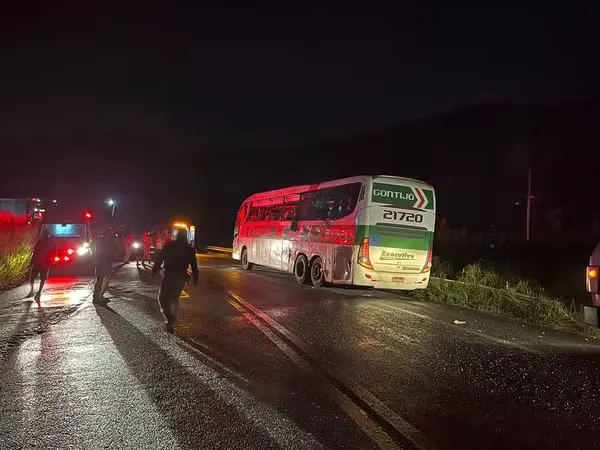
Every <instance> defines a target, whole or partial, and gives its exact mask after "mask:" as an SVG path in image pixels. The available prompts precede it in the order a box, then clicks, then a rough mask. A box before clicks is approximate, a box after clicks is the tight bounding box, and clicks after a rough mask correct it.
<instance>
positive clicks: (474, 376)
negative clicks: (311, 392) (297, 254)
mask: <svg viewBox="0 0 600 450" xmlns="http://www.w3.org/2000/svg"><path fill="white" fill-rule="evenodd" d="M188 293H189V294H190V298H189V299H187V300H186V301H183V304H182V312H181V314H182V318H181V327H180V328H179V329H178V334H179V335H180V336H182V337H185V338H188V339H192V338H193V339H195V340H196V341H198V342H202V343H203V344H204V345H205V346H207V347H209V348H213V349H215V351H218V352H221V353H223V354H225V355H228V356H230V357H231V356H232V355H237V356H236V357H234V360H235V361H238V362H237V364H236V365H237V368H238V370H240V371H241V372H242V373H243V374H244V375H245V376H247V377H249V378H250V379H251V380H253V381H254V382H255V383H257V384H258V385H267V386H268V384H269V382H270V381H269V380H270V379H271V377H272V376H273V370H264V369H263V368H262V367H261V366H255V365H253V364H252V361H251V359H250V358H248V356H244V355H248V353H250V352H256V351H260V352H261V354H262V356H263V357H264V355H267V354H271V355H273V358H280V357H287V359H288V360H290V361H291V362H292V363H293V364H295V365H297V366H298V367H302V364H299V363H298V361H297V359H298V358H300V359H301V360H302V361H304V362H305V363H306V364H307V365H308V366H309V368H310V369H311V370H313V371H316V372H318V373H319V374H321V376H322V378H323V379H324V380H323V379H321V380H319V381H318V382H319V383H321V384H322V385H328V386H329V388H330V389H331V388H333V389H335V391H336V392H337V394H336V395H338V396H342V397H344V398H345V399H346V400H347V401H348V402H349V403H348V402H347V403H348V404H346V405H345V406H344V404H341V403H340V402H339V401H335V398H334V403H335V404H336V406H337V407H339V408H340V409H341V410H343V411H344V412H345V413H346V415H347V416H348V417H349V418H350V419H351V420H352V421H353V422H354V423H355V425H358V427H359V428H361V429H362V430H363V432H365V433H366V434H367V435H368V436H369V437H370V438H371V440H373V441H374V442H377V443H379V444H381V443H382V442H381V441H378V434H377V432H376V431H373V430H377V429H383V430H385V432H386V435H387V436H388V437H390V438H391V439H392V440H393V441H394V442H397V443H400V444H408V443H410V444H412V445H413V446H415V447H418V448H427V447H428V446H430V445H434V446H436V447H439V448H564V447H565V445H566V446H568V447H569V448H590V444H594V443H598V442H600V441H598V438H597V437H595V435H596V436H597V431H598V430H599V429H600V426H599V424H598V418H599V416H600V414H599V411H600V409H598V408H597V406H596V405H597V404H598V400H599V393H600V390H599V388H600V383H599V382H598V378H597V377H596V376H594V375H593V374H596V373H598V369H600V351H599V349H598V348H597V347H596V346H592V345H588V343H587V342H586V341H585V339H584V338H580V337H575V336H564V335H561V334H558V333H553V332H549V331H548V330H543V329H540V328H536V327H530V326H524V325H522V324H519V323H516V322H507V321H505V320H503V319H499V318H496V317H490V316H486V315H482V314H478V313H474V312H471V311H464V310H461V309H456V308H447V307H443V306H440V305H433V304H427V303H422V302H417V301H414V300H410V299H407V298H404V297H401V296H398V295H394V294H390V293H381V292H376V291H372V290H361V289H344V288H328V289H314V288H312V287H310V286H299V285H297V284H296V283H295V281H294V280H293V279H292V277H290V276H287V275H286V274H281V273H277V272H273V271H269V270H266V269H258V270H255V271H251V272H243V271H241V270H239V269H238V268H237V267H235V266H231V265H228V264H224V265H223V266H222V267H218V266H215V265H214V263H213V264H212V267H211V268H206V267H205V268H204V270H203V271H202V284H201V286H200V287H198V288H190V289H188ZM225 302H227V303H225ZM227 304H230V305H232V306H233V307H234V308H236V310H237V311H238V313H239V316H238V317H237V318H231V319H230V320H228V321H224V319H223V317H224V316H223V313H222V311H223V309H224V308H226V305H227ZM227 314H231V312H228V313H227ZM240 317H244V318H245V319H246V322H245V323H243V324H242V323H240V322H239V319H240ZM455 320H460V322H466V323H464V324H460V325H456V324H455ZM224 322H225V323H224ZM216 323H219V324H220V325H219V326H218V327H219V331H215V327H216V325H215V324H216ZM241 327H244V329H245V332H244V333H243V338H242V337H240V338H238V339H236V340H235V341H234V342H228V339H227V338H226V337H224V334H226V335H227V336H229V335H230V334H231V333H235V334H236V335H237V334H242V333H241V332H240V331H239V330H240V328H241ZM269 344H270V345H269ZM259 349H260V350H259ZM240 361H245V362H244V363H240ZM325 381H326V382H327V383H325ZM329 398H332V396H331V395H330V396H329ZM348 405H350V406H348ZM352 408H354V409H355V411H354V412H353V411H352ZM364 417H368V421H361V418H364ZM298 420H299V421H300V420H302V419H301V418H298ZM590 430H595V433H593V432H590ZM592 446H593V445H592Z"/></svg>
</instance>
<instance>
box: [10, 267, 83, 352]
mask: <svg viewBox="0 0 600 450" xmlns="http://www.w3.org/2000/svg"><path fill="white" fill-rule="evenodd" d="M37 284H38V281H36V284H35V286H36V289H37ZM92 289H93V284H92V279H91V278H82V277H64V276H63V277H52V278H50V280H48V282H47V283H46V286H45V288H44V291H43V294H42V296H41V299H40V306H39V307H38V305H37V304H36V303H35V301H34V300H33V298H26V297H27V294H28V292H29V286H28V285H27V286H21V287H20V288H17V289H13V290H11V291H8V292H4V293H0V318H1V319H0V320H1V321H2V327H0V355H1V354H2V353H3V352H6V351H8V350H9V349H10V348H13V347H15V346H16V345H18V344H19V342H21V341H23V340H24V339H27V338H28V337H29V336H32V335H35V334H37V333H41V332H43V331H44V330H46V329H47V328H48V326H50V325H51V324H54V323H57V322H58V321H60V320H62V319H64V318H67V317H68V316H69V314H72V313H73V312H75V311H76V310H77V308H78V307H79V306H80V305H82V304H84V302H86V301H87V300H88V299H89V298H90V296H91V293H92Z"/></svg>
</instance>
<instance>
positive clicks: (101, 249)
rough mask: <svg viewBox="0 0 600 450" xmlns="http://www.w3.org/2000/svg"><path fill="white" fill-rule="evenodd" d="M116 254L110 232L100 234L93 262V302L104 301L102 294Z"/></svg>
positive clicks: (105, 300)
mask: <svg viewBox="0 0 600 450" xmlns="http://www.w3.org/2000/svg"><path fill="white" fill-rule="evenodd" d="M116 256H117V243H116V242H115V238H114V235H113V234H112V233H107V234H101V235H100V236H98V239H97V241H96V250H95V252H94V262H95V269H96V284H95V285H94V295H93V302H94V303H106V302H107V301H108V300H107V299H105V298H104V294H105V293H106V290H107V289H108V283H109V282H110V277H111V276H112V266H113V262H114V260H115V258H116Z"/></svg>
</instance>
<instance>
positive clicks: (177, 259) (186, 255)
mask: <svg viewBox="0 0 600 450" xmlns="http://www.w3.org/2000/svg"><path fill="white" fill-rule="evenodd" d="M163 263H164V264H165V276H164V278H163V280H162V283H161V286H160V291H159V294H158V303H159V305H160V310H161V312H162V313H163V315H164V316H165V318H166V319H167V332H168V333H173V332H174V331H175V324H176V322H177V311H178V310H179V297H181V291H183V288H184V286H185V283H187V282H188V281H189V275H188V268H189V267H190V266H191V267H192V276H193V280H194V285H195V286H196V285H198V261H197V260H196V253H195V252H194V249H193V248H192V246H191V245H189V244H188V243H187V231H186V230H180V231H179V232H178V233H177V238H176V239H175V241H172V242H169V243H168V244H166V245H165V246H164V247H163V249H162V250H161V251H160V252H159V253H158V255H157V257H156V262H155V263H154V266H153V267H152V278H153V279H154V277H155V276H156V274H157V273H158V272H159V271H160V268H161V266H162V264H163Z"/></svg>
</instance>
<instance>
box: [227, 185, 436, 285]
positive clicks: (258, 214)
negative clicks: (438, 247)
mask: <svg viewBox="0 0 600 450" xmlns="http://www.w3.org/2000/svg"><path fill="white" fill-rule="evenodd" d="M435 208H436V199H435V191H434V189H433V187H432V186H431V185H430V184H428V183H425V182H423V181H418V180H413V179H410V178H401V177H396V176H387V175H377V176H370V175H366V176H356V177H350V178H344V179H339V180H334V181H327V182H323V183H318V184H313V185H304V186H295V187H288V188H284V189H278V190H274V191H269V192H263V193H258V194H254V195H252V196H251V197H249V198H247V199H246V200H245V201H244V202H243V203H242V205H241V207H240V209H239V211H238V214H237V219H236V223H235V229H234V239H233V252H232V254H233V258H234V259H235V260H239V261H241V265H242V268H243V269H244V270H250V269H252V267H253V265H254V264H257V265H262V266H266V267H270V268H273V269H278V270H283V271H286V272H289V273H292V274H293V275H294V276H295V278H296V281H297V282H298V283H301V284H304V283H312V285H313V286H315V287H321V286H323V285H324V284H325V283H329V284H343V285H355V286H369V287H375V288H380V289H398V290H407V291H409V290H414V289H425V288H426V287H427V285H428V283H429V275H430V271H431V262H432V246H433V233H434V227H435Z"/></svg>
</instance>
